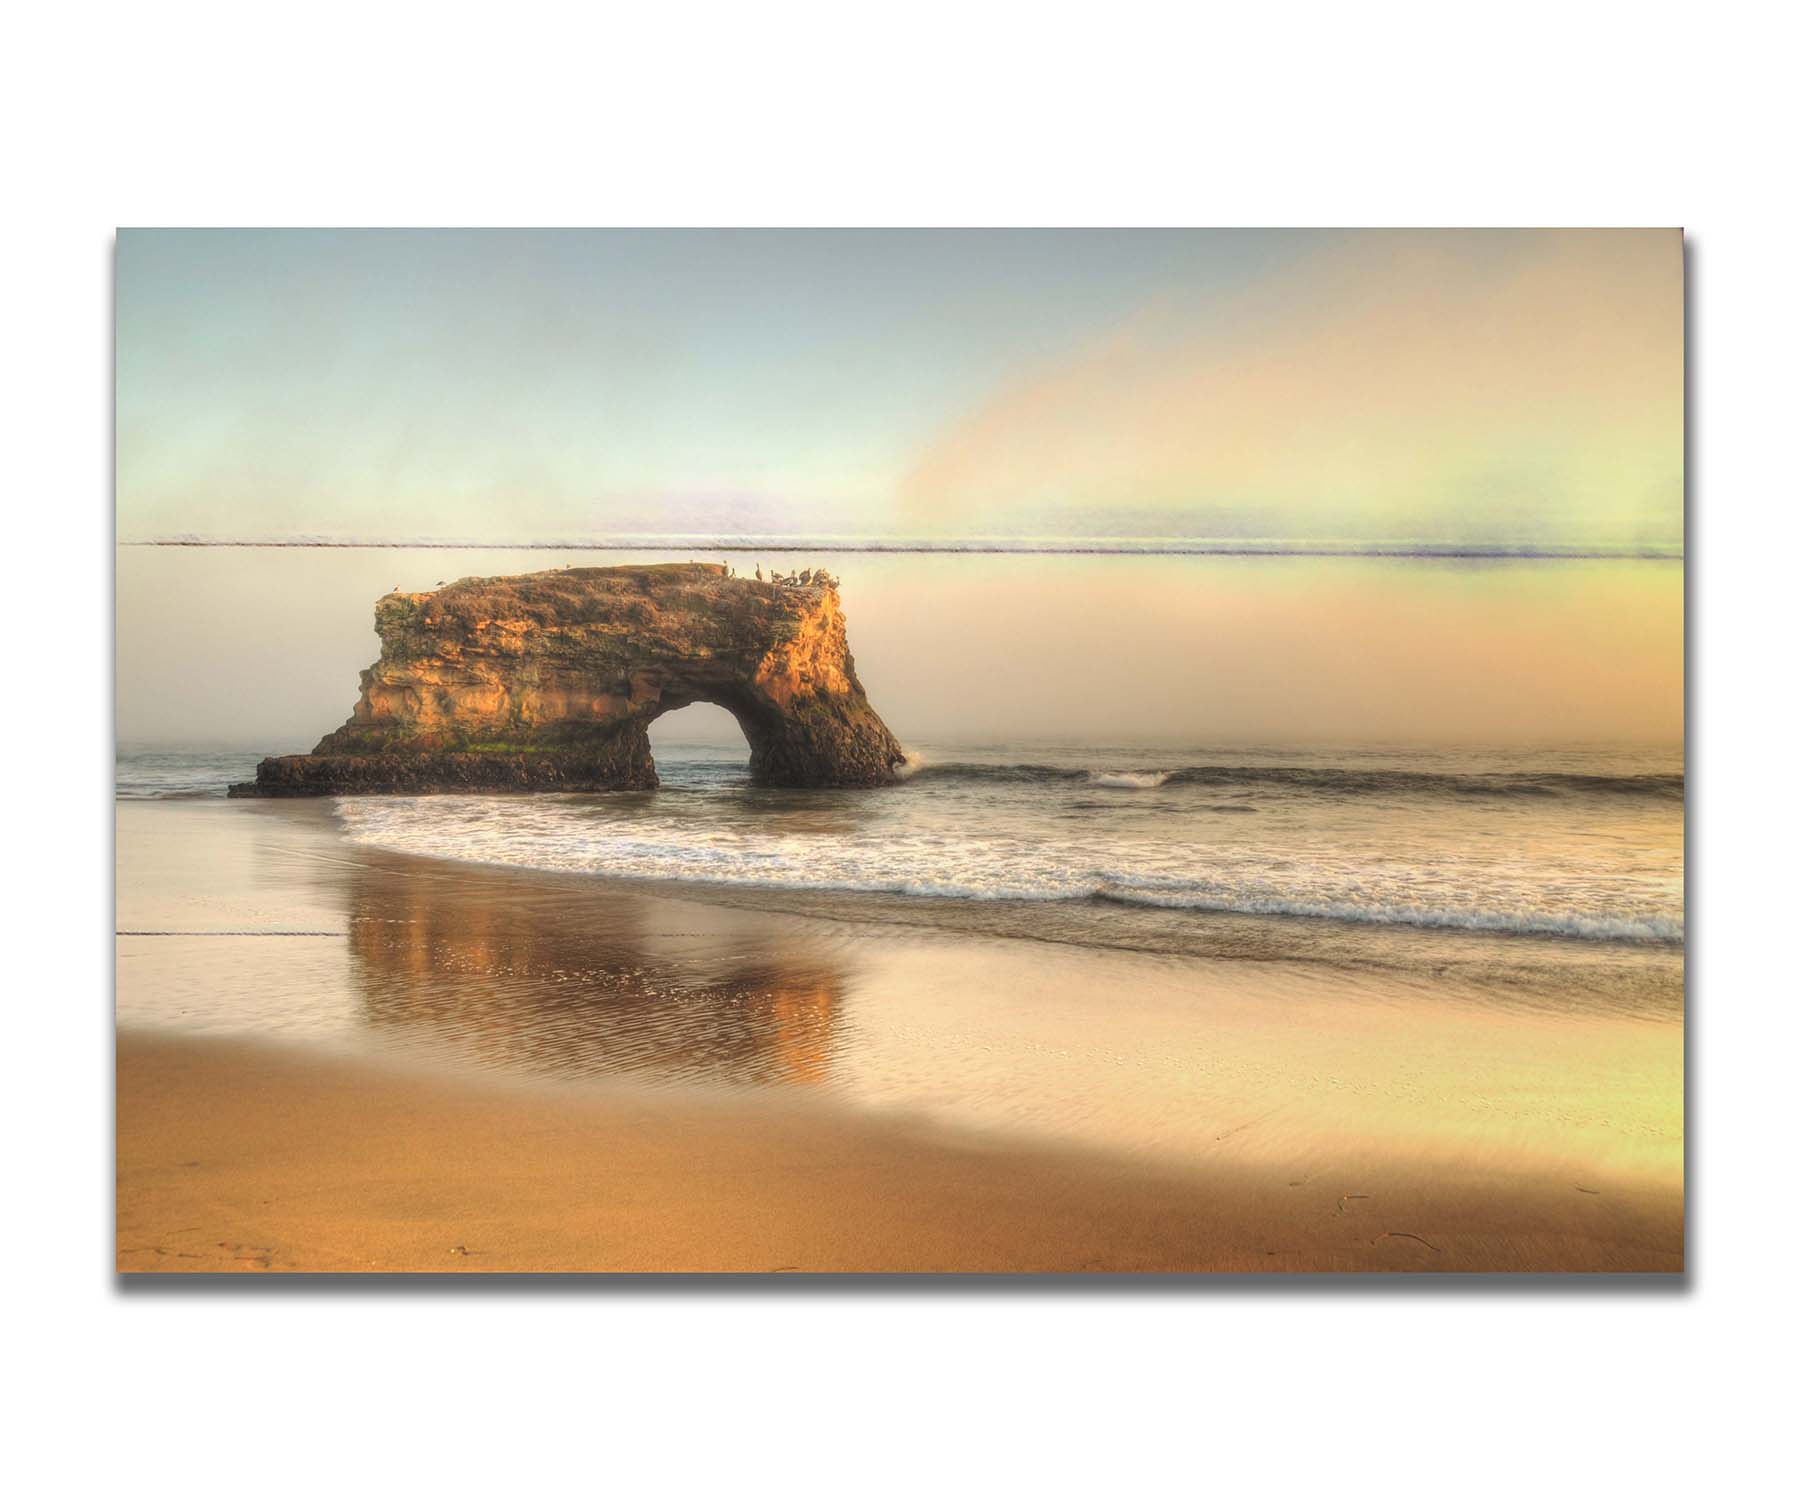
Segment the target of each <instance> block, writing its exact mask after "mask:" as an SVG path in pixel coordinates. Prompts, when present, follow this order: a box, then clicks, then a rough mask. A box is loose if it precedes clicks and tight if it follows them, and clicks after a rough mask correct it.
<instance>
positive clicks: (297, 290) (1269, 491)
mask: <svg viewBox="0 0 1800 1500" xmlns="http://www.w3.org/2000/svg"><path fill="white" fill-rule="evenodd" d="M1681 279H1682V264H1681V242H1680V236H1679V234H1678V233H1677V232H1675V231H1567V232H1555V233H1547V232H1511V231H1445V232H1435V233H1393V232H1361V233H1342V232H1330V233H1326V232H1297V231H1269V232H1223V231H1203V232H1173V231H1170V232H1101V231H1074V232H1030V231H1007V232H985V233H984V232H967V233H965V232H951V233H933V232H925V231H909V232H833V233H817V232H779V233H778V232H749V231H746V232H731V233H706V232H703V233H683V232H644V233H632V232H518V233H514V232H503V233H500V232H430V231H421V232H385V231H370V232H295V231H238V232H232V231H202V232H188V231H126V232H123V233H122V234H121V235H120V238H119V248H118V493H119V525H120V533H121V535H122V536H123V537H127V538H136V537H144V536H153V535H166V534H171V533H188V532H198V533H205V534H210V535H255V536H279V535H287V534H292V533H296V532H301V533H312V532H332V533H341V534H347V535H362V536H368V535H382V536H402V537H404V536H437V537H475V538H481V539H492V540H500V539H531V538H539V537H544V536H546V535H550V536H559V537H560V536H571V535H579V534H586V533H592V532H596V531H598V532H621V531H631V532H656V533H666V532H669V531H685V530H712V529H734V530H754V531H757V532H774V531H783V530H804V531H818V530H831V531H841V532H848V533H879V534H895V533H901V534H916V533H931V534H943V533H955V532H986V531H1010V532H1034V533H1051V534H1062V533H1067V532H1083V533H1087V534H1115V533H1119V534H1151V535H1164V534H1169V535H1182V536H1255V537H1271V538H1295V537H1299V538H1308V539H1336V538H1349V539H1356V540H1366V539H1389V538H1425V539H1432V540H1452V541H1456V540H1477V541H1505V542H1521V543H1531V542H1545V541H1548V542H1564V543H1567V542H1575V543H1588V542H1597V543H1621V542H1624V543H1631V542H1643V541H1651V542H1657V543H1662V544H1670V543H1679V541H1680V539H1681V532H1682V512H1681V495H1682V296H1681Z"/></svg>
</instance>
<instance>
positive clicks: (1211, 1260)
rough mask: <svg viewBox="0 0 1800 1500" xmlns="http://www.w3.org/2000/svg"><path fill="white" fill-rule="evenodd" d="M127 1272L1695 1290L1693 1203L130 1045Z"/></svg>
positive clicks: (123, 1043) (123, 1102)
mask: <svg viewBox="0 0 1800 1500" xmlns="http://www.w3.org/2000/svg"><path fill="white" fill-rule="evenodd" d="M118 1152H119V1154H118V1269H119V1270H120V1271H122V1272H128V1273H130V1272H184V1271H185V1272H242V1273H252V1274H259V1273H266V1272H290V1271H390V1272H443V1273H451V1274H455V1273H465V1272H488V1273H492V1272H507V1271H568V1270H591V1271H636V1272H655V1271H663V1272H670V1271H673V1272H697V1271H758V1272H768V1271H775V1272H784V1273H794V1272H841V1271H882V1272H957V1271H961V1272H1028V1271H1054V1272H1133V1271H1138V1272H1143V1271H1232V1272H1251V1271H1257V1272H1261V1271H1407V1272H1418V1271H1437V1272H1444V1271H1464V1272H1467V1271H1520V1270H1523V1271H1534V1270H1539V1271H1541V1270H1563V1271H1677V1270H1679V1269H1680V1264H1681V1260H1680V1252H1679V1244H1680V1223H1679V1210H1678V1208H1677V1209H1676V1211H1675V1213H1674V1216H1673V1218H1672V1217H1671V1214H1670V1205H1669V1204H1668V1202H1667V1201H1666V1199H1659V1198H1658V1197H1657V1196H1656V1195H1652V1194H1646V1193H1642V1192H1632V1191H1630V1190H1609V1191H1606V1192H1584V1191H1580V1190H1571V1189H1569V1188H1567V1187H1562V1186H1556V1187H1552V1186H1547V1185H1544V1184H1541V1183H1533V1182H1530V1181H1528V1180H1521V1179H1517V1178H1506V1177H1498V1176H1496V1177H1490V1178H1485V1179H1483V1178H1471V1179H1467V1180H1458V1181H1452V1182H1446V1181H1438V1182H1435V1183H1434V1182H1430V1181H1422V1180H1419V1179H1418V1178H1417V1176H1416V1174H1409V1173H1407V1172H1405V1171H1403V1170H1399V1169H1390V1170H1389V1171H1387V1172H1385V1173H1382V1174H1380V1176H1379V1180H1377V1181H1371V1180H1368V1179H1366V1178H1362V1177H1356V1176H1345V1175H1339V1174H1334V1173H1321V1174H1319V1175H1317V1176H1314V1177H1310V1178H1308V1179H1306V1180H1304V1181H1293V1180H1287V1179H1283V1178H1280V1177H1277V1176H1270V1175H1268V1174H1266V1173H1255V1172H1250V1171H1246V1170H1243V1169H1239V1168H1232V1167H1216V1168H1213V1169H1211V1170H1199V1169H1196V1170H1187V1171H1181V1170H1174V1169H1168V1168H1165V1169H1161V1170H1159V1169H1158V1168H1157V1167H1155V1166H1153V1165H1151V1164H1149V1163H1147V1162H1144V1161H1141V1160H1139V1161H1128V1160H1123V1159H1119V1158H1110V1157H1107V1156H1105V1155H1102V1154H1099V1153H1090V1152H1080V1151H1072V1150H1056V1149H1050V1148H1035V1149H1032V1148H1027V1147H1025V1146H1022V1145H1020V1144H1017V1143H1006V1144H1000V1143H996V1142H994V1141H992V1140H991V1139H990V1140H983V1139H978V1138H975V1137H970V1136H961V1135H957V1134H955V1133H952V1132H946V1131H943V1130H941V1129H937V1128H934V1127H932V1126H931V1125H930V1124H928V1123H926V1122H923V1121H917V1120H904V1119H899V1120H882V1119H875V1118H870V1117H866V1116H864V1117H859V1116H856V1115H854V1114H852V1113H850V1112H848V1111H843V1110H836V1109H832V1108H828V1107H820V1106H813V1105H806V1104H803V1103H796V1102H787V1101H779V1102H778V1101H775V1100H769V1099H765V1100H760V1101H759V1100H750V1099H745V1098H741V1097H740V1098H735V1099H728V1098H722V1097H715V1098H705V1097H701V1096H697V1095H690V1096H688V1097H686V1098H672V1097H671V1096H669V1095H667V1094H645V1093H640V1094H635V1095H634V1094H631V1093H628V1092H607V1091H600V1090H594V1089H592V1088H586V1089H577V1088H567V1087H565V1088H561V1089H559V1088H554V1087H546V1086H542V1085H537V1086H533V1087H521V1086H518V1085H511V1084H507V1083H504V1082H500V1081H497V1080H495V1079H492V1078H478V1077H473V1076H470V1077H453V1076H451V1075H448V1074H444V1073H428V1072H423V1071H419V1072H414V1071H410V1070H406V1069H403V1068H397V1067H392V1066H383V1065H381V1064H378V1063H374V1062H371V1061H367V1060H362V1059H352V1058H345V1057H334V1056H332V1055H331V1054H329V1053H326V1052H323V1051H319V1052H310V1051H307V1050H305V1049H299V1048H290V1049H285V1050H278V1049H274V1048H269V1047H261V1046H256V1045H253V1044H246V1043H240V1042H229V1041H220V1040H204V1039H195V1038H182V1037H176V1036H170V1035H167V1034H155V1033H134V1032H126V1033H123V1034H122V1035H121V1037H120V1040H119V1047H118Z"/></svg>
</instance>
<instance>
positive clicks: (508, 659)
mask: <svg viewBox="0 0 1800 1500" xmlns="http://www.w3.org/2000/svg"><path fill="white" fill-rule="evenodd" d="M375 629H376V632H377V633H378V634H379V635H380V637H381V658H380V660H379V661H377V662H376V663H375V665H374V666H372V667H370V668H368V669H367V670H366V671H365V672H364V673H363V674H362V696H361V697H360V698H359V699H358V700H357V704H356V710H355V712H354V713H352V714H351V716H350V719H349V722H347V723H346V724H345V725H344V726H343V727H342V728H341V729H338V730H335V731H333V732H332V733H331V734H328V735H326V736H325V738H324V739H322V740H320V741H319V743H318V745H317V747H316V748H315V749H314V750H313V753H312V754H311V755H284V756H275V757H272V758H271V759H268V760H265V761H263V762H262V764H261V765H259V766H258V767H257V769H256V780H255V781H254V782H245V783H242V784H241V785H238V786H234V787H233V788H232V789H231V792H232V795H233V796H276V797H279V796H309V795H325V794H338V793H346V792H421V791H469V790H517V791H598V790H609V789H614V788H631V787H636V788H645V787H654V786H655V785H656V767H655V763H654V762H653V760H652V759H651V755H650V741H649V736H648V734H647V732H646V731H647V729H648V726H649V724H650V723H651V721H652V720H654V719H656V718H658V717H659V716H660V715H662V714H665V713H668V712H670V711H671V710H673V709H677V708H685V707H687V705H688V704H690V703H697V702H705V703H717V704H719V705H720V706H721V707H723V708H726V709H728V710H729V711H730V712H731V713H732V714H733V715H734V716H735V717H736V719H737V721H738V723H739V725H741V726H742V728H743V731H744V738H745V739H746V740H748V741H749V743H750V773H751V776H752V778H753V779H754V780H756V781H758V782H760V783H762V784H764V785H767V786H796V787H824V786H879V785H882V784H885V783H887V782H891V781H893V780H894V779H895V768H896V767H897V766H898V765H899V764H900V763H901V761H902V759H903V754H902V752H901V749H900V745H899V743H898V742H897V741H896V740H895V739H894V736H893V735H892V734H890V733H889V732H888V728H887V726H886V725H885V724H883V723H882V722H881V719H880V717H879V716H878V715H877V714H876V712H875V710H874V709H873V708H871V707H870V706H869V700H868V698H867V697H866V696H865V695H864V693H863V689H862V684H861V683H860V682H858V681H857V678H856V667H855V665H854V663H853V662H852V661H851V659H850V650H849V646H848V644H847V643H846V640H845V633H844V616H843V612H842V610H841V608H840V607H839V603H838V595H837V589H836V587H835V586H833V585H829V584H815V585H813V586H811V587H800V586H794V585H786V584H775V583H762V582H759V581H755V580H752V579H748V578H728V577H726V576H725V570H724V568H722V567H720V566H718V565H717V564H707V563H677V564H669V565H664V566H658V567H622V568H565V569H561V570H559V571H556V572H550V573H527V574H524V575H521V576H518V577H512V578H465V579H462V580H460V581H459V582H457V583H453V584H450V585H449V586H448V587H446V588H442V589H439V590H437V591H436V592H435V593H429V594H400V593H394V594H389V595H388V596H387V597H386V598H384V599H382V600H381V601H380V602H379V603H377V604H376V606H375Z"/></svg>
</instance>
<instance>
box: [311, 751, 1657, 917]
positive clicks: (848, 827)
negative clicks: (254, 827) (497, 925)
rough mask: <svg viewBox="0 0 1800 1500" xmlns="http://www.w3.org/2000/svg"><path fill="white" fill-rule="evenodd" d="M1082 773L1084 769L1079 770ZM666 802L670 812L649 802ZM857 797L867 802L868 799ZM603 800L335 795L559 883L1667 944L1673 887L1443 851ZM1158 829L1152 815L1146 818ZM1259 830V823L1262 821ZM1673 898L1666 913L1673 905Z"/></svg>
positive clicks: (422, 842) (415, 850) (445, 846)
mask: <svg viewBox="0 0 1800 1500" xmlns="http://www.w3.org/2000/svg"><path fill="white" fill-rule="evenodd" d="M1083 774H1085V773H1083ZM664 805H665V806H668V807H674V806H676V804H674V803H666V804H664ZM865 805H866V804H865ZM608 807H609V804H607V803H605V801H604V799H583V798H579V797H564V798H558V797H547V798H536V799H503V798H479V797H461V796H454V797H452V796H446V797H421V798H400V797H382V798H344V799H340V800H339V801H338V802H337V803H336V811H337V816H338V817H339V819H340V820H341V821H342V823H343V825H344V827H345V830H346V833H347V835H348V836H349V837H350V838H351V839H352V840H353V841H355V842H358V843H363V844H368V845H372V846H376V847H379V848H384V849H389V850H392V851H395V852H398V853H404V854H412V855H422V856H425V857H428V858H436V859H449V860H458V861H464V862H470V863H477V864H490V865H503V866H511V867H515V868H524V869H536V870H545V871H552V872H560V873H566V874H582V875H597V876H612V877H619V878H625V879H635V880H650V881H657V882H668V883H675V884H685V885H700V886H730V887H737V888H752V889H759V890H765V891H810V892H818V893H834V892H841V893H865V894H876V895H889V896H907V897H922V898H934V899H937V900H945V901H958V902H963V901H972V902H1001V901H1011V902H1035V903H1042V902H1088V903H1109V904H1113V905H1122V906H1136V907H1157V908H1162V909H1165V910H1169V911H1171V912H1178V911H1191V912H1208V913H1236V914H1241V915H1245V916H1263V917H1291V918H1313V919H1328V920H1332V921H1338V922H1351V923H1360V924H1378V925H1381V926H1387V927H1396V926H1398V927H1419V928H1451V929H1461V930H1465V931H1470V932H1483V933H1494V934H1503V933H1517V934H1533V935H1538V936H1545V937H1560V938H1576V939H1589V940H1599V941H1610V942H1633V943H1680V942H1682V941H1683V936H1684V929H1683V922H1682V917H1681V915H1680V905H1679V884H1678V881H1677V883H1676V884H1675V885H1674V886H1673V887H1671V886H1670V885H1669V884H1668V882H1667V881H1666V880H1661V881H1658V880H1649V881H1638V880H1633V879H1626V880H1623V881H1621V882H1617V883H1615V884H1614V885H1613V888H1612V889H1611V890H1601V889H1599V888H1598V887H1596V885H1595V884H1594V883H1593V882H1592V881H1579V882H1575V883H1572V884H1570V883H1565V884H1562V885H1560V886H1559V885H1554V884H1552V883H1550V882H1547V881H1546V880H1545V879H1544V878H1543V872H1541V871H1538V870H1535V869H1532V868H1529V867H1520V868H1511V867H1507V868H1497V867H1495V866H1493V865H1492V864H1491V863H1483V862H1481V860H1480V859H1475V860H1468V859H1462V858H1460V857H1459V855H1458V854H1457V852H1456V851H1455V850H1454V849H1451V850H1448V851H1445V850H1443V849H1440V850H1439V852H1438V853H1437V854H1435V855H1432V856H1430V857H1427V858H1422V859H1419V860H1416V861H1415V860H1407V861H1399V862H1389V863H1386V864H1381V863H1379V862H1377V861H1374V860H1373V859H1372V857H1371V852H1370V850H1369V849H1368V848H1367V847H1366V846H1346V847H1345V848H1343V849H1341V850H1338V851H1335V852H1331V853H1327V852H1326V851H1324V850H1322V849H1317V848H1315V849H1313V850H1311V851H1309V852H1308V854H1307V857H1306V859H1305V861H1304V862H1303V863H1297V862H1296V861H1295V860H1294V859H1293V857H1292V854H1291V852H1290V851H1289V850H1287V849H1286V848H1285V847H1276V846H1271V845H1269V844H1267V843H1266V842H1258V843H1254V844H1251V845H1245V846H1239V847H1233V846H1229V845H1226V844H1214V845H1212V846H1210V847H1208V848H1206V849H1204V850H1202V849H1201V848H1199V847H1198V846H1196V845H1195V844H1193V843H1191V842H1189V841H1187V840H1185V839H1183V840H1180V841H1178V842H1176V843H1173V844H1157V845H1140V844H1132V843H1130V842H1129V841H1127V840H1124V839H1122V838H1120V837H1118V836H1116V835H1114V834H1112V833H1110V832H1108V831H1106V830H1105V827H1104V823H1103V822H1102V824H1101V827H1100V829H1099V831H1088V830H1086V829H1079V830H1076V831H1073V832H1070V831H1067V830H1064V831H1061V832H1059V831H1057V830H1055V829H1054V828H1052V827H1050V826H1048V825H1039V824H1035V823H1027V824H1023V825H1013V824H1009V823H1007V822H1005V821H1003V820H1002V821H997V822H994V823H992V824H990V825H989V827H988V828H987V829H986V830H985V831H983V832H981V833H977V832H975V831H974V827H973V825H970V824H967V823H964V824H961V825H960V826H959V827H958V828H956V829H955V830H954V831H952V830H951V829H950V828H949V827H947V826H945V825H937V824H914V825H894V824H882V825H870V826H864V827H861V828H859V827H858V826H857V825H855V824H854V823H839V822H835V821H830V820H827V821H824V822H818V821H810V820H812V819H814V818H815V817H816V815H815V814H810V813H804V812H802V813H800V814H797V818H798V819H799V821H797V822H794V823H791V824H788V825H785V827H784V828H776V827H771V826H769V825H767V824H766V823H758V822H756V821H754V820H744V821H737V820H733V819H731V818H730V817H729V816H725V817H721V816H719V815H717V814H715V815H713V816H706V815H701V816H689V815H686V814H670V815H669V816H668V818H667V819H666V820H664V821H658V822H651V821H645V820H633V819H631V818H628V817H627V816H626V815H625V814H624V813H623V812H619V813H617V814H614V813H612V812H609V811H608ZM1161 821H1166V820H1161ZM1259 821H1260V820H1259ZM1671 903H1672V904H1671Z"/></svg>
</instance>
